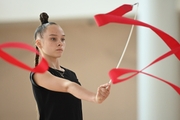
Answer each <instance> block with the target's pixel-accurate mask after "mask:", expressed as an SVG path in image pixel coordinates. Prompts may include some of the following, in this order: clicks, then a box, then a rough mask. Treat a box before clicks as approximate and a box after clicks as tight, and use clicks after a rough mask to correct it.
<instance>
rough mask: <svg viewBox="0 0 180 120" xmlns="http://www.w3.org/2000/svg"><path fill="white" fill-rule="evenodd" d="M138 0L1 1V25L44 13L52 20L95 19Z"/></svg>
mask: <svg viewBox="0 0 180 120" xmlns="http://www.w3.org/2000/svg"><path fill="white" fill-rule="evenodd" d="M137 1H138V0H0V23H5V22H17V21H18V22H21V21H32V20H33V21H34V20H37V19H38V16H39V14H40V13H41V12H42V11H46V12H47V13H48V14H49V15H50V17H51V19H64V18H66V19H67V18H78V17H81V18H82V17H83V18H84V17H93V16H94V15H95V14H98V13H105V12H108V11H110V10H113V9H115V8H116V7H119V6H120V5H122V4H134V3H136V2H137Z"/></svg>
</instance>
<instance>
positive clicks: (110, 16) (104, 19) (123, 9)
mask: <svg viewBox="0 0 180 120" xmlns="http://www.w3.org/2000/svg"><path fill="white" fill-rule="evenodd" d="M132 8H133V5H129V4H124V5H122V6H120V7H118V8H116V9H115V10H113V11H111V12H108V13H106V14H97V15H95V16H94V19H95V21H96V23H97V25H98V26H99V27H100V26H103V25H106V24H108V23H121V24H128V25H136V26H142V27H147V28H150V29H151V30H152V31H154V32H155V33H156V34H157V35H158V36H159V37H160V38H161V39H162V40H163V41H164V42H165V44H166V45H167V46H168V47H169V48H170V49H171V50H170V51H169V52H167V53H165V54H163V55H162V56H160V57H158V58H157V59H155V60H154V61H153V62H151V63H150V64H149V65H147V66H146V67H145V68H143V69H142V70H139V71H138V70H132V69H124V68H113V69H112V70H110V71H109V76H110V78H111V81H112V83H113V84H116V83H119V82H123V81H125V80H128V79H130V78H132V77H134V76H135V75H137V74H139V73H142V74H146V75H148V76H151V77H154V78H156V79H157V80H160V81H162V82H164V83H166V84H168V85H170V86H171V87H172V88H173V89H174V90H175V91H176V92H177V93H178V94H179V95H180V87H178V86H177V85H175V84H173V83H170V82H168V81H166V80H163V79H162V78H159V77H156V76H154V75H151V74H148V73H145V72H143V70H145V69H146V68H148V67H149V66H151V65H153V64H155V63H157V62H159V61H161V60H162V59H164V58H166V57H168V56H170V55H172V54H175V56H176V57H177V58H178V60H180V44H179V43H178V42H177V40H176V39H174V38H173V37H172V36H170V35H168V34H167V33H165V32H164V31H162V30H160V29H158V28H156V27H154V26H152V25H149V24H147V23H145V22H142V21H139V20H134V19H131V18H126V17H123V15H124V14H126V13H127V12H130V11H131V10H132ZM129 73H133V75H131V76H129V77H126V78H124V79H121V78H120V76H122V75H125V74H129Z"/></svg>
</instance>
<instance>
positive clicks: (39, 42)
mask: <svg viewBox="0 0 180 120" xmlns="http://www.w3.org/2000/svg"><path fill="white" fill-rule="evenodd" d="M35 45H36V46H37V47H38V48H42V45H41V40H39V39H37V40H36V42H35Z"/></svg>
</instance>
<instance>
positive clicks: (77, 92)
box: [67, 82, 96, 103]
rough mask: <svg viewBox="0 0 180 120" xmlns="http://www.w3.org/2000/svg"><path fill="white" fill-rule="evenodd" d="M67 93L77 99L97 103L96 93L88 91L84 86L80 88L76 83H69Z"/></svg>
mask: <svg viewBox="0 0 180 120" xmlns="http://www.w3.org/2000/svg"><path fill="white" fill-rule="evenodd" d="M67 92H68V93H70V94H72V95H74V96H75V97H77V98H79V99H82V100H86V101H90V102H95V103H96V100H95V97H96V94H95V93H93V92H90V91H88V90H87V89H85V88H83V87H82V86H80V85H78V84H76V83H74V82H71V83H69V85H68V87H67Z"/></svg>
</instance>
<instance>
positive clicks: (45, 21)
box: [40, 12, 49, 24]
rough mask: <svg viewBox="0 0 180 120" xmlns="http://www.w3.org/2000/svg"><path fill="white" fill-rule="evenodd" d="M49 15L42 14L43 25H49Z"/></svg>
mask: <svg viewBox="0 0 180 120" xmlns="http://www.w3.org/2000/svg"><path fill="white" fill-rule="evenodd" d="M48 18H49V16H48V14H47V13H45V12H43V13H41V14H40V20H41V24H45V23H48Z"/></svg>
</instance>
